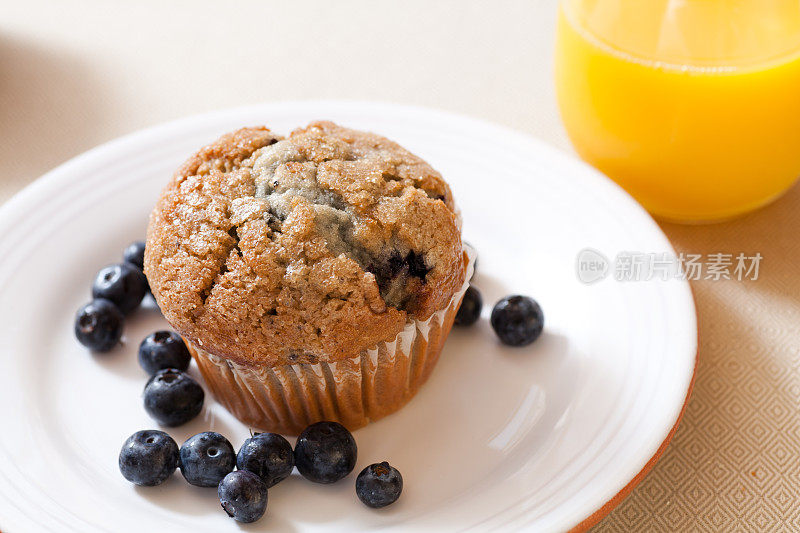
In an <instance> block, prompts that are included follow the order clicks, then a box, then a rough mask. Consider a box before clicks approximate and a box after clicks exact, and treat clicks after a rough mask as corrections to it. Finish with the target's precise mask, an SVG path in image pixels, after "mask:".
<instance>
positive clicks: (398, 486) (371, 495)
mask: <svg viewBox="0 0 800 533" xmlns="http://www.w3.org/2000/svg"><path fill="white" fill-rule="evenodd" d="M402 491H403V476H401V475H400V472H398V471H397V469H396V468H394V467H393V466H391V465H389V463H387V462H386V461H384V462H382V463H375V464H371V465H369V466H368V467H366V468H365V469H364V470H362V471H361V473H360V474H358V477H357V478H356V495H357V496H358V499H359V500H361V501H362V502H363V503H364V505H367V506H369V507H373V508H376V509H377V508H379V507H386V506H387V505H389V504H392V503H394V502H396V501H397V498H399V497H400V493H401V492H402Z"/></svg>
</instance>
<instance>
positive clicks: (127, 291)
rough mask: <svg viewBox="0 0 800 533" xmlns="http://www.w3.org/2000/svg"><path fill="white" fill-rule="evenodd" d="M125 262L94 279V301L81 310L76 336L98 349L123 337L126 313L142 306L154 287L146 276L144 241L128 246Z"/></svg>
mask: <svg viewBox="0 0 800 533" xmlns="http://www.w3.org/2000/svg"><path fill="white" fill-rule="evenodd" d="M122 259H123V262H122V263H117V264H114V265H109V266H107V267H105V268H103V269H102V270H100V272H98V273H97V276H95V278H94V283H93V284H92V301H91V302H89V303H88V304H86V305H84V306H83V307H81V308H80V309H78V313H77V315H76V316H75V336H76V337H77V338H78V341H80V343H81V344H83V345H84V346H86V347H87V348H89V349H90V350H94V351H96V352H107V351H108V350H110V349H111V348H113V347H114V346H116V345H117V343H118V342H119V339H120V338H121V337H122V329H123V326H124V325H125V315H127V314H128V313H130V312H131V311H133V310H134V309H136V308H137V307H139V304H141V303H142V299H144V297H145V295H146V294H147V293H148V292H150V286H149V285H148V283H147V278H146V277H145V275H144V272H143V268H144V242H143V241H136V242H134V243H132V244H131V245H130V246H128V247H127V248H125V252H124V253H123V255H122Z"/></svg>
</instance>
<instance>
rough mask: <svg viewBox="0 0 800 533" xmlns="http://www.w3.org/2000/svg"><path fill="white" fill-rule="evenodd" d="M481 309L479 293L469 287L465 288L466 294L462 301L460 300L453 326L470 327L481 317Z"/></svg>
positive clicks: (481, 303)
mask: <svg viewBox="0 0 800 533" xmlns="http://www.w3.org/2000/svg"><path fill="white" fill-rule="evenodd" d="M481 309H483V298H481V293H480V291H478V289H476V288H475V287H473V286H472V285H470V286H469V287H467V292H465V293H464V299H463V300H461V306H460V307H459V308H458V312H457V313H456V319H455V321H454V323H455V325H456V326H471V325H472V324H474V323H475V322H477V321H478V319H479V318H480V317H481Z"/></svg>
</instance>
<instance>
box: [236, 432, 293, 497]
mask: <svg viewBox="0 0 800 533" xmlns="http://www.w3.org/2000/svg"><path fill="white" fill-rule="evenodd" d="M236 468H238V469H239V470H249V471H250V472H253V473H254V474H256V475H258V476H259V477H260V478H261V479H263V480H264V483H266V484H267V487H272V486H275V485H277V484H278V483H280V482H281V481H283V480H284V479H286V478H287V477H288V476H289V474H291V473H292V468H294V453H293V452H292V445H291V444H289V441H288V440H286V439H284V438H283V437H281V436H280V435H278V434H277V433H256V434H255V435H253V436H252V437H250V438H249V439H247V440H246V441H244V444H242V447H241V448H239V453H238V454H237V455H236Z"/></svg>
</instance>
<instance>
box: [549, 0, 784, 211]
mask: <svg viewBox="0 0 800 533" xmlns="http://www.w3.org/2000/svg"><path fill="white" fill-rule="evenodd" d="M556 86H557V94H558V99H559V106H560V109H561V115H562V119H563V121H564V125H565V127H566V129H567V132H568V134H569V136H570V139H571V140H572V142H573V144H574V146H575V148H576V149H577V151H578V153H579V154H580V155H581V156H582V157H583V158H584V159H586V160H587V161H588V162H590V163H591V164H593V165H594V166H596V167H597V168H599V169H600V170H601V171H603V172H604V173H606V174H607V175H608V176H610V177H611V178H612V179H614V180H615V181H617V182H618V183H619V184H620V185H622V186H623V187H624V188H625V189H626V190H627V191H628V192H630V193H631V194H632V195H633V196H634V197H636V199H637V200H639V201H640V202H641V203H642V204H643V205H644V206H645V207H646V208H647V209H648V210H650V211H651V212H652V213H653V214H655V215H656V216H660V217H663V218H666V219H671V220H677V221H710V220H719V219H723V218H727V217H731V216H734V215H737V214H740V213H743V212H746V211H749V210H751V209H755V208H757V207H759V206H761V205H764V204H765V203H767V202H769V201H770V200H772V199H774V198H776V197H777V196H779V195H780V194H781V193H782V192H784V191H785V190H786V189H787V188H788V187H789V186H790V185H791V184H792V183H793V182H794V181H795V180H796V179H797V178H798V176H800V0H792V1H789V0H563V1H562V4H561V10H560V13H559V21H558V42H557V51H556Z"/></svg>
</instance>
